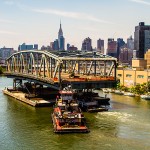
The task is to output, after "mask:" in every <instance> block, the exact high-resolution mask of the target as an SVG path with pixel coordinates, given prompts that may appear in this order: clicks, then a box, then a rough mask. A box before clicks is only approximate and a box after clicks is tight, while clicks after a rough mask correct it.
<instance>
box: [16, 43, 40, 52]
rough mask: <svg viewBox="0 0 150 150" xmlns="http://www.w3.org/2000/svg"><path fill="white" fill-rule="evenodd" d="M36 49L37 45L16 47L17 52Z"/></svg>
mask: <svg viewBox="0 0 150 150" xmlns="http://www.w3.org/2000/svg"><path fill="white" fill-rule="evenodd" d="M33 49H36V50H37V49H38V44H34V45H27V44H25V43H23V44H21V45H19V46H18V51H23V50H33Z"/></svg>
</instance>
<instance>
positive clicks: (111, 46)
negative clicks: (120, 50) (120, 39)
mask: <svg viewBox="0 0 150 150" xmlns="http://www.w3.org/2000/svg"><path fill="white" fill-rule="evenodd" d="M107 55H110V56H112V57H117V41H114V39H112V38H109V39H108V45H107Z"/></svg>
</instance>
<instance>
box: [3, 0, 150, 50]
mask: <svg viewBox="0 0 150 150" xmlns="http://www.w3.org/2000/svg"><path fill="white" fill-rule="evenodd" d="M149 14H150V0H74V1H73V0H0V47H3V46H6V47H14V48H15V49H17V47H18V45H19V44H22V43H23V42H25V43H27V44H34V43H38V44H39V46H40V47H41V46H42V45H49V43H50V42H51V41H54V40H55V39H56V38H57V36H58V30H59V23H60V20H61V22H62V28H63V33H64V37H65V41H66V44H67V43H70V44H72V45H75V46H77V47H78V49H80V48H81V44H82V41H83V39H84V38H86V37H90V38H91V39H92V45H93V47H96V41H97V39H99V38H102V39H104V40H105V45H106V44H107V39H108V38H114V39H115V40H116V38H118V37H120V38H124V40H125V41H126V39H127V38H128V37H129V36H130V35H133V34H134V28H135V26H136V25H138V23H139V22H141V21H143V22H145V24H148V25H150V17H149ZM105 48H106V47H105Z"/></svg>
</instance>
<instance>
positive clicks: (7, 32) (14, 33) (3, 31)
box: [0, 30, 17, 35]
mask: <svg viewBox="0 0 150 150" xmlns="http://www.w3.org/2000/svg"><path fill="white" fill-rule="evenodd" d="M0 34H9V35H16V34H17V33H16V32H11V31H6V30H0Z"/></svg>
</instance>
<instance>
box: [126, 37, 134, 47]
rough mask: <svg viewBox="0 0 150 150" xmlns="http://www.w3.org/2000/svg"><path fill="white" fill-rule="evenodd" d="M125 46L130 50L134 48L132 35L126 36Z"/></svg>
mask: <svg viewBox="0 0 150 150" xmlns="http://www.w3.org/2000/svg"><path fill="white" fill-rule="evenodd" d="M127 48H128V49H130V50H134V39H133V38H132V36H130V37H129V38H127Z"/></svg>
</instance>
